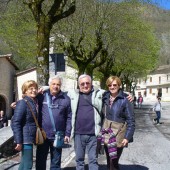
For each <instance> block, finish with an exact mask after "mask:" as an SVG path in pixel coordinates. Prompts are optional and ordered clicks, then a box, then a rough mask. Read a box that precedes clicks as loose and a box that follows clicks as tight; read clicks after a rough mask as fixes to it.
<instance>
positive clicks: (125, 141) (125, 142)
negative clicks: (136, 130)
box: [122, 139, 129, 147]
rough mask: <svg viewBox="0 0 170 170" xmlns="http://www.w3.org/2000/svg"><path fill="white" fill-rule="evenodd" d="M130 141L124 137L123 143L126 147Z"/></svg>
mask: <svg viewBox="0 0 170 170" xmlns="http://www.w3.org/2000/svg"><path fill="white" fill-rule="evenodd" d="M128 142H129V141H128V140H127V139H123V141H122V145H123V146H124V147H125V146H127V144H128Z"/></svg>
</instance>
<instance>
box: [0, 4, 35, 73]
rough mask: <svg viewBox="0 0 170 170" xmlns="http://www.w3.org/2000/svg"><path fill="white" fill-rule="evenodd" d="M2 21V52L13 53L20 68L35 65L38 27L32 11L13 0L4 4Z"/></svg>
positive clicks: (0, 16)
mask: <svg viewBox="0 0 170 170" xmlns="http://www.w3.org/2000/svg"><path fill="white" fill-rule="evenodd" d="M3 4H4V3H3ZM1 7H2V4H1ZM0 21H1V22H0V37H1V40H2V43H1V44H4V45H3V46H1V52H2V54H4V53H12V54H13V56H14V61H15V63H16V64H17V65H18V67H19V68H20V70H23V69H26V68H30V67H31V66H35V64H36V59H35V56H36V30H35V28H36V27H35V22H34V20H33V17H32V14H31V12H30V11H29V10H28V9H27V8H25V6H24V5H23V4H22V3H17V1H11V2H10V3H8V5H6V6H5V5H4V6H3V10H1V13H0ZM4 47H6V48H5V49H4Z"/></svg>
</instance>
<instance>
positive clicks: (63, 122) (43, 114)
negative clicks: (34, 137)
mask: <svg viewBox="0 0 170 170" xmlns="http://www.w3.org/2000/svg"><path fill="white" fill-rule="evenodd" d="M46 93H47V94H48V96H49V98H50V107H51V110H52V114H53V117H54V122H55V127H56V130H57V131H64V132H65V135H66V136H68V137H69V136H70V134H71V117H72V112H71V103H70V98H69V97H68V96H67V95H66V94H65V93H64V92H62V91H60V92H59V94H57V95H56V96H55V97H52V95H51V94H50V90H47V91H46V92H44V94H40V95H38V96H37V98H38V101H39V124H40V126H41V127H42V128H43V129H44V131H45V132H46V135H47V138H48V139H51V140H54V138H55V132H54V131H53V126H52V123H51V119H50V115H49V110H48V105H47V100H46Z"/></svg>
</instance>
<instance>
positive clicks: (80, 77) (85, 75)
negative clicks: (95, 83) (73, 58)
mask: <svg viewBox="0 0 170 170" xmlns="http://www.w3.org/2000/svg"><path fill="white" fill-rule="evenodd" d="M85 77H88V78H89V80H90V82H92V79H91V77H90V76H89V75H87V74H82V75H80V76H79V78H78V83H79V81H80V79H82V78H85Z"/></svg>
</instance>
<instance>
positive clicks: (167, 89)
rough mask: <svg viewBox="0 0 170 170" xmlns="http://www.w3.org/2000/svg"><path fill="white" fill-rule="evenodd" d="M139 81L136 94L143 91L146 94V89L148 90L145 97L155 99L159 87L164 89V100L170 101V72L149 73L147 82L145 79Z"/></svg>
mask: <svg viewBox="0 0 170 170" xmlns="http://www.w3.org/2000/svg"><path fill="white" fill-rule="evenodd" d="M151 80H152V81H151ZM139 82H140V81H138V84H137V88H136V90H135V94H136V95H137V94H138V93H141V94H142V96H144V91H146V97H145V96H144V98H146V99H147V100H154V101H155V99H156V97H157V95H158V89H162V101H170V73H167V74H153V75H148V76H147V80H146V83H145V80H144V79H141V82H140V83H139Z"/></svg>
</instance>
